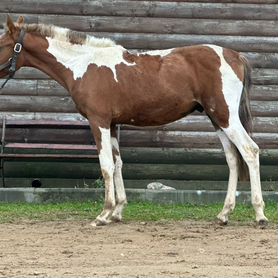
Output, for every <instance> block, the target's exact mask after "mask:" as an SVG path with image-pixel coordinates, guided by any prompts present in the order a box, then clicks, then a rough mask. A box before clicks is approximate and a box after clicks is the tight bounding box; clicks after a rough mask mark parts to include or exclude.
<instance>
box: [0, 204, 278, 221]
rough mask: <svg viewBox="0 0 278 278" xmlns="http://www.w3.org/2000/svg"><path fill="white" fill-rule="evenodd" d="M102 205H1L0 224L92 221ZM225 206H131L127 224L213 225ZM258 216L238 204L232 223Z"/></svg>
mask: <svg viewBox="0 0 278 278" xmlns="http://www.w3.org/2000/svg"><path fill="white" fill-rule="evenodd" d="M102 206H103V203H100V202H94V203H91V202H84V203H80V202H75V203H72V202H68V203H59V204H26V203H16V204H15V203H0V223H8V222H19V221H26V220H27V221H30V220H31V221H57V220H73V221H79V220H92V219H94V218H95V217H96V216H97V215H98V213H100V212H101V209H102ZM221 208H222V204H213V205H201V206H200V205H198V206H197V205H188V204H185V205H159V204H153V203H146V202H145V203H142V202H139V203H134V202H133V203H130V204H128V206H127V207H126V209H125V212H124V219H125V221H161V220H166V221H167V220H201V221H213V220H214V219H215V217H216V215H217V214H218V213H219V212H220V211H221ZM265 213H266V216H267V217H268V219H269V220H270V223H273V224H276V223H278V216H277V204H276V203H274V202H273V203H268V204H267V205H266V209H265ZM254 217H255V213H254V210H253V208H252V206H250V205H242V204H238V205H237V206H236V209H235V210H234V212H233V213H232V214H231V216H230V220H231V221H236V222H241V223H248V222H249V223H250V222H253V221H254Z"/></svg>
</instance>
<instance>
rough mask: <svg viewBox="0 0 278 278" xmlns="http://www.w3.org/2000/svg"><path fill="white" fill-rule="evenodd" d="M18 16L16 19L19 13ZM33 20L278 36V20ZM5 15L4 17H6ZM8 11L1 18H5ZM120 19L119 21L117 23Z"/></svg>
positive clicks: (77, 26)
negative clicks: (277, 27)
mask: <svg viewBox="0 0 278 278" xmlns="http://www.w3.org/2000/svg"><path fill="white" fill-rule="evenodd" d="M19 15H20V14H18V15H16V14H15V15H14V16H15V17H16V18H17V17H18V16H19ZM23 16H24V17H25V18H26V19H27V20H28V21H29V22H32V23H33V22H35V23H43V24H54V25H57V26H61V27H66V28H69V29H72V30H78V31H82V32H111V33H113V32H118V33H155V34H190V35H229V36H277V35H278V31H277V30H276V28H275V27H276V21H273V20H272V21H271V20H252V21H251V20H250V21H246V20H227V19H225V20H221V19H200V18H199V19H194V18H190V19H183V18H178V19H176V18H163V20H161V18H152V17H122V16H120V17H119V16H118V17H114V16H94V17H91V16H84V15H83V16H77V15H76V16H72V15H70V16H62V15H60V14H59V15H49V14H48V15H29V14H24V15H23ZM3 17H4V18H3ZM5 17H6V15H5V14H0V20H1V21H2V22H4V21H5ZM115 22H116V24H115Z"/></svg>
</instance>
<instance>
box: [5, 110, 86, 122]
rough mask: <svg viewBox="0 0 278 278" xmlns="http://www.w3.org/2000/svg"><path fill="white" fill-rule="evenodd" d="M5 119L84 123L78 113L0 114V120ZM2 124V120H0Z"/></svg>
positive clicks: (83, 119)
mask: <svg viewBox="0 0 278 278" xmlns="http://www.w3.org/2000/svg"><path fill="white" fill-rule="evenodd" d="M3 117H6V119H8V120H9V119H11V120H51V121H52V120H54V121H85V120H86V119H85V118H84V117H83V116H81V115H80V114H79V113H77V112H76V113H47V112H5V111H4V112H2V111H0V120H1V119H2V118H3ZM1 122H2V120H1Z"/></svg>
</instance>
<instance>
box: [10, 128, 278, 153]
mask: <svg viewBox="0 0 278 278" xmlns="http://www.w3.org/2000/svg"><path fill="white" fill-rule="evenodd" d="M253 138H254V140H255V141H256V142H257V143H258V144H259V146H260V147H261V148H263V149H265V148H276V147H277V146H278V134H277V132H276V133H259V132H256V133H254V134H253ZM6 142H33V143H64V144H65V143H68V144H71V143H72V144H90V143H92V144H94V142H93V138H92V136H91V133H90V131H89V128H88V129H84V128H82V129H59V128H46V129H42V128H11V129H7V132H6ZM120 145H121V146H122V147H188V148H215V147H217V148H220V147H221V144H220V141H219V139H218V137H217V134H216V133H215V132H212V131H200V130H197V131H189V130H185V131H180V130H159V129H158V130H157V129H153V130H147V129H143V130H138V129H135V130H127V129H126V130H122V131H121V134H120Z"/></svg>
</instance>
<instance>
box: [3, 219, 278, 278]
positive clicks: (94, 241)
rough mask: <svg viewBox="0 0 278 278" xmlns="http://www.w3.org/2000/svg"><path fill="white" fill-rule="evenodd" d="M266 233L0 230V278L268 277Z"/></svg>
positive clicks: (62, 226) (123, 227)
mask: <svg viewBox="0 0 278 278" xmlns="http://www.w3.org/2000/svg"><path fill="white" fill-rule="evenodd" d="M276 265H277V233H276V229H275V227H274V226H272V227H268V228H267V229H263V230H262V229H259V228H257V227H255V226H252V225H250V226H247V225H246V226H240V225H231V226H226V227H221V226H219V225H217V224H216V223H206V222H165V223H163V222H160V223H144V222H142V223H133V222H129V223H122V224H112V225H109V226H107V227H97V228H93V227H91V226H90V225H89V222H85V221H84V222H76V221H75V222H69V221H63V222H27V223H25V222H24V223H18V224H0V277H3V276H4V277H7V276H19V277H23V276H42V277H45V276H46V277H48V276H52V277H68V276H74V277H77V276H78V277H84V276H87V277H88V276H90V277H92V276H98V277H100V276H101V277H111V276H121V277H142V276H148V277H200V276H203V277H275V276H277V266H276Z"/></svg>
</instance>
